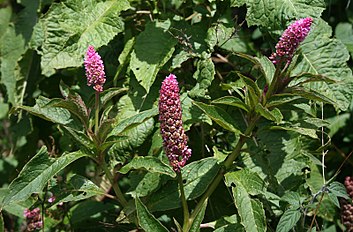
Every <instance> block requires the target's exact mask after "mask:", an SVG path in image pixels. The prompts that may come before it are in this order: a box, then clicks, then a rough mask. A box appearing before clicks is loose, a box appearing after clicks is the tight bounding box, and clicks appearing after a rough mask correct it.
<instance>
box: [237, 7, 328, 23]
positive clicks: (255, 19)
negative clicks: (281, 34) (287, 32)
mask: <svg viewBox="0 0 353 232" xmlns="http://www.w3.org/2000/svg"><path fill="white" fill-rule="evenodd" d="M244 4H246V8H247V14H246V21H247V23H248V25H249V26H254V25H257V26H262V27H264V28H272V29H280V28H283V26H282V25H283V24H284V21H287V20H288V19H298V18H305V17H312V18H319V17H320V16H321V13H322V12H323V11H324V10H325V7H326V5H325V1H324V0H311V1H307V0H249V1H245V0H240V1H239V0H232V1H231V6H235V7H239V6H242V5H244Z"/></svg>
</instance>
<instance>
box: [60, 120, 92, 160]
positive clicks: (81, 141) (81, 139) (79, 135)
mask: <svg viewBox="0 0 353 232" xmlns="http://www.w3.org/2000/svg"><path fill="white" fill-rule="evenodd" d="M60 129H61V130H63V134H64V135H69V136H70V137H71V138H73V140H74V141H75V143H76V144H77V145H78V146H79V147H80V148H81V149H84V150H85V151H86V152H87V153H89V154H92V155H94V152H95V150H96V147H95V145H94V143H93V142H92V140H91V139H90V138H89V137H88V136H87V135H86V134H85V133H83V132H81V131H78V130H74V129H72V128H70V127H67V126H62V127H60Z"/></svg>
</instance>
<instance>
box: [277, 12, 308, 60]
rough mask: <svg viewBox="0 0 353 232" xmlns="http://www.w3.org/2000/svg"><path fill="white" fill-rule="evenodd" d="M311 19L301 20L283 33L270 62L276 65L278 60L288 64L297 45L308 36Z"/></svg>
mask: <svg viewBox="0 0 353 232" xmlns="http://www.w3.org/2000/svg"><path fill="white" fill-rule="evenodd" d="M312 22H313V19H312V18H309V17H308V18H303V19H299V20H297V21H295V22H294V23H292V24H291V25H289V27H288V28H287V29H286V30H285V31H284V32H283V34H282V36H281V38H280V39H279V42H278V43H277V45H276V52H274V53H272V55H271V56H270V60H272V62H273V63H274V64H277V63H278V62H279V61H280V60H282V59H283V61H286V62H287V63H290V62H291V60H292V57H293V55H294V53H295V51H296V49H297V48H298V46H299V44H300V43H301V42H302V41H303V40H304V39H305V37H306V36H307V35H308V34H309V31H310V26H311V24H312Z"/></svg>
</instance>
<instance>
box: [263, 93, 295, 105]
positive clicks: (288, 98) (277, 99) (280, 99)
mask: <svg viewBox="0 0 353 232" xmlns="http://www.w3.org/2000/svg"><path fill="white" fill-rule="evenodd" d="M300 98H301V97H300V96H297V95H295V94H292V93H281V94H275V95H273V96H272V97H271V98H270V99H269V101H268V102H267V104H266V106H267V107H268V108H271V107H276V106H280V105H283V104H286V103H289V102H292V101H295V100H297V99H300Z"/></svg>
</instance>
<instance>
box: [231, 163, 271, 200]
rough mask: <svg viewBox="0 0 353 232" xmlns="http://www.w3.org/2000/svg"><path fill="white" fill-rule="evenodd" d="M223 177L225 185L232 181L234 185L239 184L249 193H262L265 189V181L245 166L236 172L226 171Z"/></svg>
mask: <svg viewBox="0 0 353 232" xmlns="http://www.w3.org/2000/svg"><path fill="white" fill-rule="evenodd" d="M224 177H225V182H226V184H227V186H229V187H230V186H232V183H234V184H235V185H236V186H237V185H239V184H240V185H242V186H243V187H244V188H245V190H246V191H247V192H248V194H250V195H258V194H262V193H263V192H264V191H265V190H266V185H265V182H264V181H263V180H262V179H261V177H260V176H259V175H258V174H257V173H256V172H253V171H251V170H249V169H247V168H246V169H242V170H239V171H236V172H228V173H226V174H225V176H224Z"/></svg>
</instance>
